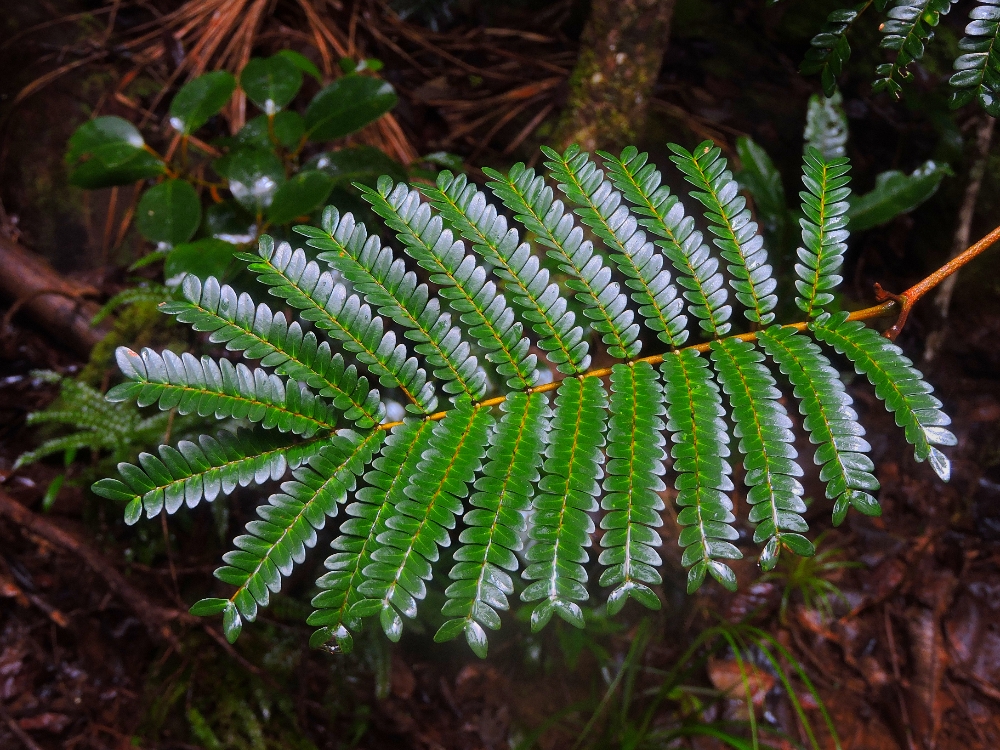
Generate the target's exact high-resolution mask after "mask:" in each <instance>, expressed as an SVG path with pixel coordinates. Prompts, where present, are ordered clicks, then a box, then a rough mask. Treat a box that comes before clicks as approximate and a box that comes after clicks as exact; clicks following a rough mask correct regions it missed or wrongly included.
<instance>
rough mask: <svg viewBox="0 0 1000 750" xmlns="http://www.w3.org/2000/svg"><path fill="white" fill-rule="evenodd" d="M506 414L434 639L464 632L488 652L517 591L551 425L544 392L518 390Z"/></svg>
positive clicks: (468, 521)
mask: <svg viewBox="0 0 1000 750" xmlns="http://www.w3.org/2000/svg"><path fill="white" fill-rule="evenodd" d="M500 408H501V409H502V410H503V412H504V415H503V417H502V418H501V419H500V422H499V424H498V425H497V426H496V427H495V428H494V429H493V431H492V432H491V433H490V447H489V449H488V450H487V452H486V455H487V457H488V458H489V460H488V461H487V462H486V465H485V467H484V468H483V476H481V477H480V478H479V479H477V480H476V482H475V485H474V486H475V489H476V492H474V493H473V494H472V497H471V499H470V504H471V505H474V506H475V507H476V509H475V510H470V511H469V512H468V513H466V514H465V517H464V518H463V519H462V520H463V521H464V522H465V524H466V528H465V529H464V530H463V531H462V533H461V535H460V536H459V542H461V544H462V545H464V546H462V547H461V548H460V549H458V550H456V552H455V555H454V559H455V565H454V567H453V568H452V569H451V574H450V576H449V577H450V578H451V579H452V580H453V581H454V583H452V584H451V585H450V586H449V587H448V588H447V590H446V591H445V595H446V596H447V597H448V602H447V603H446V604H445V605H444V607H443V608H442V610H441V612H442V614H444V615H445V616H446V617H451V618H453V619H450V620H448V621H446V622H445V623H444V624H443V625H442V626H441V628H440V629H439V630H438V632H437V634H436V635H435V636H434V640H435V641H439V642H440V641H450V640H452V639H453V638H455V637H457V636H458V635H459V634H460V633H465V639H466V641H467V642H468V644H469V646H470V647H471V648H472V650H473V651H474V652H475V653H476V654H477V655H478V656H480V657H483V658H485V657H486V652H487V647H488V642H487V638H486V632H485V631H484V630H483V626H484V625H485V626H486V627H488V628H491V629H493V630H496V629H498V628H499V627H500V616H499V615H498V614H497V612H496V610H498V609H500V610H506V609H508V606H509V605H508V602H507V596H509V595H510V594H512V593H513V592H514V583H513V581H512V580H511V577H510V575H509V573H507V572H505V571H509V572H514V571H516V570H517V568H518V560H517V556H516V555H515V554H514V553H515V552H518V551H519V550H520V549H521V547H522V542H521V535H522V534H523V533H524V531H525V528H526V525H525V514H526V512H527V511H528V509H529V508H530V506H531V496H532V495H533V494H534V485H535V484H537V483H538V479H539V474H538V467H539V466H540V465H541V463H542V449H543V447H544V445H545V432H546V431H547V429H548V420H549V417H550V416H551V411H550V410H549V406H548V400H547V399H546V397H545V394H544V393H532V394H530V395H529V394H525V393H515V394H513V395H512V396H511V397H510V398H508V399H507V400H506V401H504V402H503V404H501V407H500Z"/></svg>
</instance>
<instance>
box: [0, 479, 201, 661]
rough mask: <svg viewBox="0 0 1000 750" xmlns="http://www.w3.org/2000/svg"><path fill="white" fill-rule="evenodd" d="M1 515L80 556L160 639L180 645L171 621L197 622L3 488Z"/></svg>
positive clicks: (175, 645)
mask: <svg viewBox="0 0 1000 750" xmlns="http://www.w3.org/2000/svg"><path fill="white" fill-rule="evenodd" d="M0 516H2V517H4V518H7V519H9V520H10V521H12V522H13V523H16V524H17V525H18V526H21V527H22V528H24V529H27V530H28V531H30V532H32V533H33V534H37V535H38V536H40V537H42V538H43V539H45V540H46V541H48V542H51V543H52V544H54V545H56V546H58V547H59V548H61V549H64V550H66V551H67V552H71V553H73V554H74V555H76V556H77V557H79V558H80V559H81V560H82V561H83V562H84V563H86V565H87V567H89V568H90V569H91V570H93V571H94V572H95V573H97V575H99V576H100V577H101V578H102V579H103V580H104V582H105V584H106V585H107V587H108V588H109V589H110V590H111V591H112V592H113V593H115V594H116V595H117V596H118V597H119V598H120V599H121V600H122V601H123V602H124V603H125V604H126V605H128V607H129V609H131V610H132V611H133V612H134V613H135V614H136V616H137V617H138V618H139V619H140V620H141V621H142V623H143V624H144V625H145V626H146V629H147V630H148V631H149V633H150V635H151V636H153V637H154V638H156V639H157V640H161V641H165V642H166V643H169V644H170V645H171V646H173V647H175V648H177V647H178V646H179V641H178V640H177V636H176V635H175V634H174V632H173V631H172V630H171V629H170V626H169V625H168V623H169V622H171V621H173V620H176V621H179V622H183V623H188V624H190V623H197V622H198V619H197V618H196V617H194V616H192V615H189V614H188V613H187V612H183V611H180V610H176V609H167V608H165V607H161V606H159V605H158V604H155V603H154V602H152V601H151V600H150V599H149V597H147V596H146V595H145V594H144V593H142V592H141V591H139V590H138V589H137V588H135V587H134V586H133V585H132V584H131V583H129V582H128V581H127V580H125V576H123V575H122V574H121V573H119V572H118V570H117V569H116V568H115V567H114V566H113V565H112V564H111V563H110V562H108V560H106V559H105V558H104V556H103V555H101V554H100V553H99V552H97V551H96V550H95V549H93V548H92V547H90V546H89V545H88V544H86V543H85V542H83V541H82V540H80V539H78V538H77V537H76V536H74V535H73V534H70V533H69V532H68V531H65V530H63V529H62V528H60V527H59V526H56V525H55V524H54V523H53V522H52V521H50V520H48V519H47V518H44V517H42V516H39V515H38V514H36V513H33V512H32V511H30V510H28V508H25V507H24V506H23V505H21V504H20V503H19V502H17V501H16V500H15V499H14V498H12V497H11V496H10V495H8V494H7V493H6V492H4V491H2V490H0Z"/></svg>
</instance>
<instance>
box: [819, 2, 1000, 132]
mask: <svg viewBox="0 0 1000 750" xmlns="http://www.w3.org/2000/svg"><path fill="white" fill-rule="evenodd" d="M956 2H957V0H893V2H892V3H891V6H890V2H889V0H864V1H863V2H861V3H858V4H856V5H854V6H851V7H848V8H842V9H838V10H835V11H833V12H832V13H830V15H829V16H828V17H827V19H826V23H825V24H824V25H823V28H822V29H821V30H820V32H819V33H818V34H816V36H814V37H813V39H812V42H811V48H810V49H809V51H808V52H806V55H805V59H804V60H803V62H802V65H801V70H802V72H803V73H806V74H819V76H820V82H821V83H822V86H823V91H824V92H825V93H826V95H827V96H833V94H834V91H836V88H837V78H838V77H839V76H840V74H841V72H842V71H843V68H844V65H845V64H846V63H847V61H848V59H849V58H850V56H851V46H850V43H849V42H848V39H847V34H848V32H849V31H850V30H851V28H852V27H853V26H854V25H855V23H856V22H857V20H858V18H859V17H860V16H861V15H862V14H863V13H864V12H865V11H867V10H868V9H869V8H870V7H872V6H874V7H875V10H876V11H877V12H879V13H885V20H884V21H882V22H881V23H880V24H879V31H880V32H881V34H882V41H881V44H880V46H881V47H882V48H883V49H886V50H889V51H891V52H894V53H895V57H894V59H893V60H891V61H890V62H885V63H882V64H880V65H878V67H877V68H876V69H875V81H874V83H873V85H872V90H873V91H887V92H889V93H890V94H892V95H893V96H896V97H899V96H900V95H901V94H902V91H903V82H904V81H906V80H907V79H908V78H910V77H911V73H910V71H909V67H910V66H911V65H912V64H913V63H915V62H919V61H920V60H921V59H922V58H923V56H924V52H925V50H926V47H927V44H928V43H930V42H931V40H932V39H933V38H934V29H935V28H936V27H937V26H938V25H939V24H940V23H941V17H942V16H944V15H947V14H948V13H949V12H950V11H951V9H952V7H953V6H954V5H955V3H956ZM969 19H970V23H969V24H968V25H967V26H966V27H965V36H964V37H963V38H962V40H961V41H960V42H959V45H958V46H959V52H960V54H959V55H958V57H957V58H955V62H954V68H955V73H954V74H953V75H952V76H951V78H950V79H949V83H950V85H951V88H952V97H951V105H952V107H955V108H957V107H961V106H963V105H965V104H969V103H970V102H973V101H976V102H978V103H979V106H980V107H982V109H983V110H984V111H985V112H986V113H987V114H988V115H991V116H992V117H997V116H998V115H1000V96H998V95H1000V45H998V44H997V41H998V34H1000V2H998V0H976V3H975V6H974V7H973V8H972V10H971V11H970V12H969Z"/></svg>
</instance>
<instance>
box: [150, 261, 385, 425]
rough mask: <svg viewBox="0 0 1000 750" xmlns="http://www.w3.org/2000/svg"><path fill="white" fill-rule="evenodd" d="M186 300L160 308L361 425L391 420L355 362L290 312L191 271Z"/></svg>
mask: <svg viewBox="0 0 1000 750" xmlns="http://www.w3.org/2000/svg"><path fill="white" fill-rule="evenodd" d="M183 291H184V296H185V297H186V298H187V301H185V302H180V301H177V302H164V303H163V304H161V305H160V309H161V310H162V311H163V312H165V313H167V314H168V315H174V316H176V317H177V320H179V321H181V322H182V323H187V324H188V325H190V326H191V327H192V328H193V329H194V330H196V331H203V332H207V333H210V334H211V335H210V336H209V340H210V341H212V342H213V343H216V344H225V345H226V349H228V350H229V351H238V352H241V353H242V354H243V356H244V357H246V358H247V359H259V360H260V361H261V362H260V363H261V365H263V366H264V367H273V368H274V371H275V372H276V373H278V374H279V375H286V376H287V377H289V378H292V379H294V380H300V381H302V382H304V383H305V384H306V385H308V386H310V387H311V388H315V389H317V391H318V393H319V395H321V396H325V397H327V398H330V399H333V405H334V406H335V407H337V408H338V409H342V410H343V411H344V417H345V418H347V419H349V420H351V421H352V422H356V423H357V425H358V427H360V428H366V427H373V426H375V425H377V424H379V423H380V422H381V421H382V420H383V419H384V418H385V406H383V405H382V399H381V397H380V395H379V392H378V391H377V390H375V389H370V388H369V387H368V379H367V378H365V377H363V376H361V377H359V376H358V372H357V368H355V367H354V365H351V366H350V367H347V366H346V365H345V363H344V358H343V357H342V356H341V355H340V354H332V353H331V350H330V345H329V344H328V343H327V342H325V341H324V342H322V343H320V342H319V341H318V339H317V338H316V334H314V333H312V332H311V331H310V332H309V333H304V332H303V330H302V326H300V325H299V324H298V322H293V323H292V324H291V325H289V324H288V321H287V320H286V319H285V316H284V315H283V314H282V313H280V312H278V313H272V312H271V308H270V307H268V306H267V305H266V304H264V303H261V304H259V305H254V301H253V299H252V298H251V297H250V295H249V294H247V293H246V292H244V293H243V294H240V295H237V294H236V291H235V290H234V289H233V288H232V287H230V286H229V285H220V284H219V282H218V280H217V279H215V277H209V278H208V280H207V281H205V283H204V284H202V282H201V280H199V279H198V277H197V276H193V275H191V274H188V275H187V277H185V279H184V284H183Z"/></svg>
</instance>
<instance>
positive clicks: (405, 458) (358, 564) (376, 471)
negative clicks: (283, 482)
mask: <svg viewBox="0 0 1000 750" xmlns="http://www.w3.org/2000/svg"><path fill="white" fill-rule="evenodd" d="M433 427H434V423H433V422H428V421H419V422H418V421H415V420H407V421H405V422H403V423H402V424H400V425H398V426H397V427H394V428H393V429H392V430H391V431H390V432H389V436H388V437H387V438H386V439H385V441H384V442H383V443H382V451H381V454H380V455H379V457H378V458H376V459H375V461H374V462H373V463H372V467H371V469H370V470H369V471H368V472H367V473H366V474H365V476H364V480H365V485H366V486H364V487H362V488H361V489H360V490H358V491H357V493H356V494H355V496H354V500H355V501H354V502H352V503H351V504H349V505H348V506H347V508H346V509H345V512H346V513H347V515H349V516H351V518H349V519H347V520H346V521H344V522H343V523H341V524H340V534H339V536H338V537H337V538H336V539H334V540H333V542H332V543H331V544H330V546H331V547H332V548H333V549H334V550H337V551H336V552H334V553H333V554H332V555H330V556H329V557H327V558H326V561H325V562H324V563H323V565H324V567H325V568H326V569H327V570H328V571H330V572H329V573H326V574H324V575H322V576H320V577H319V578H318V579H317V580H316V585H317V586H318V587H319V588H320V589H322V591H321V592H320V593H319V594H317V595H316V596H315V597H313V600H312V606H313V607H315V610H314V611H313V613H312V614H311V615H309V618H308V619H307V620H306V622H307V623H308V624H310V625H315V626H318V627H319V629H318V630H317V631H316V632H315V633H313V636H312V638H311V639H310V641H309V643H310V645H312V646H321V645H323V644H325V643H328V642H329V641H331V640H333V641H335V642H336V648H337V649H338V650H339V651H340V652H342V653H350V652H351V650H352V649H353V648H354V639H353V637H352V636H351V633H350V631H351V630H352V629H357V627H358V626H359V625H360V621H359V620H357V619H355V618H353V617H351V616H350V614H349V613H350V611H351V607H353V606H354V604H355V603H356V602H358V601H361V600H362V599H364V595H363V594H361V593H360V592H359V591H358V587H359V586H360V585H361V584H362V583H364V580H365V577H364V574H363V571H364V569H365V568H366V567H368V565H370V564H371V563H372V554H373V553H374V552H375V550H377V549H379V548H380V547H381V546H382V545H381V544H380V543H379V541H378V537H379V536H380V535H381V534H383V533H384V532H385V531H387V530H388V527H387V526H386V525H385V524H386V519H387V518H388V517H389V516H390V515H391V514H392V511H393V508H394V507H395V505H396V503H397V502H399V500H401V499H403V498H404V497H405V496H404V495H403V489H404V488H405V487H406V484H407V483H408V482H409V481H410V477H412V476H413V474H414V473H415V472H416V470H417V464H418V463H420V460H421V456H422V455H423V453H424V451H425V450H426V449H427V447H428V444H429V441H430V438H431V432H432V430H433Z"/></svg>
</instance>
